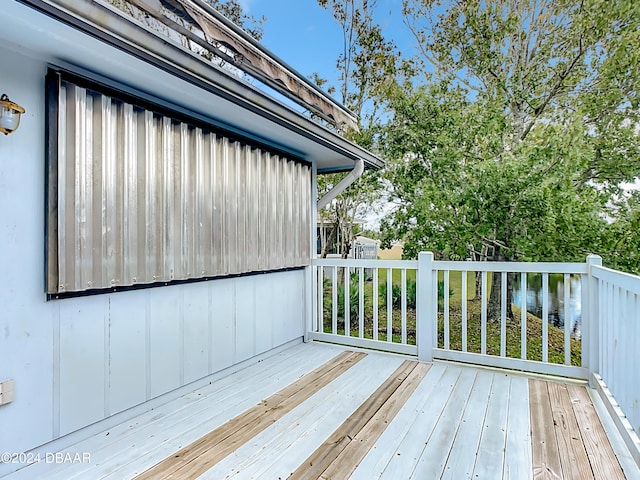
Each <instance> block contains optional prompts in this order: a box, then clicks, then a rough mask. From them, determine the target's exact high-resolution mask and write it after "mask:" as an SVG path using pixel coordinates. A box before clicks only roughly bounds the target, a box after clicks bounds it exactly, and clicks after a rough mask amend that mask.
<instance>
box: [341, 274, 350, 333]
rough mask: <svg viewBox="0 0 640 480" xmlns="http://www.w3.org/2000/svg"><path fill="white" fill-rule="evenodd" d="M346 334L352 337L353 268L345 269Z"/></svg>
mask: <svg viewBox="0 0 640 480" xmlns="http://www.w3.org/2000/svg"><path fill="white" fill-rule="evenodd" d="M343 291H344V334H345V335H346V336H347V337H350V336H351V302H350V300H351V268H350V267H344V290H343Z"/></svg>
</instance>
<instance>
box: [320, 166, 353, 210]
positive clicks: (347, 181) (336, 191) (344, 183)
mask: <svg viewBox="0 0 640 480" xmlns="http://www.w3.org/2000/svg"><path fill="white" fill-rule="evenodd" d="M363 173H364V160H363V159H362V158H359V159H358V160H356V164H355V165H354V166H353V170H351V171H350V172H349V174H348V175H347V176H346V177H344V178H343V179H342V180H340V182H339V183H338V184H337V185H336V186H335V187H333V188H332V189H331V190H329V191H328V192H327V193H326V194H325V196H324V197H322V198H321V199H320V200H318V210H322V209H323V208H324V207H326V206H327V205H329V203H330V202H331V200H333V199H334V198H336V197H337V196H338V195H340V194H341V193H342V192H343V191H345V190H346V189H347V187H348V186H349V185H351V184H352V183H353V182H355V181H356V180H357V179H358V178H360V177H361V176H362V174H363Z"/></svg>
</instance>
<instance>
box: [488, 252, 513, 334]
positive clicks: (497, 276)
mask: <svg viewBox="0 0 640 480" xmlns="http://www.w3.org/2000/svg"><path fill="white" fill-rule="evenodd" d="M493 261H496V262H504V261H506V258H505V256H504V254H503V253H502V251H501V250H500V249H499V248H498V247H496V250H495V253H494V256H493ZM502 288H503V287H502V274H501V273H500V272H493V273H492V276H491V293H490V294H489V304H488V306H487V318H488V320H489V321H490V322H499V321H500V314H501V293H502ZM504 288H506V290H507V305H506V313H507V319H508V320H513V308H511V304H512V298H513V274H512V273H507V284H506V285H505V286H504Z"/></svg>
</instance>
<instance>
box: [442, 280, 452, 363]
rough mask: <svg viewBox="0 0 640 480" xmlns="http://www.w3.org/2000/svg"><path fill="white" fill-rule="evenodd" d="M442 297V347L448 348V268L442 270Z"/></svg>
mask: <svg viewBox="0 0 640 480" xmlns="http://www.w3.org/2000/svg"><path fill="white" fill-rule="evenodd" d="M442 296H443V297H444V298H443V302H442V305H443V308H442V310H443V314H444V348H445V349H446V350H449V349H450V348H451V347H450V338H449V335H450V332H449V270H445V271H444V291H443V293H442Z"/></svg>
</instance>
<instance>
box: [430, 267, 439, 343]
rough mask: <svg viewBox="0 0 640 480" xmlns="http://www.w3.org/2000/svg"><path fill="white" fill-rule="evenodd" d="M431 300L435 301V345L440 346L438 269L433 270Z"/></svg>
mask: <svg viewBox="0 0 640 480" xmlns="http://www.w3.org/2000/svg"><path fill="white" fill-rule="evenodd" d="M431 285H433V288H432V289H431V301H432V302H433V303H432V305H433V322H432V324H431V334H432V337H431V338H433V346H434V347H437V346H438V270H436V269H434V270H433V271H432V272H431Z"/></svg>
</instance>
